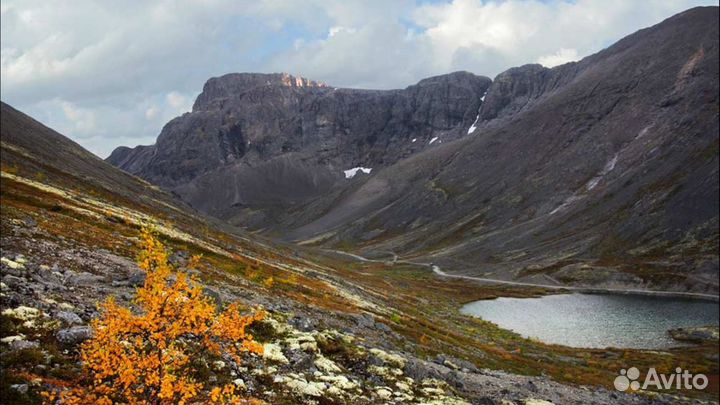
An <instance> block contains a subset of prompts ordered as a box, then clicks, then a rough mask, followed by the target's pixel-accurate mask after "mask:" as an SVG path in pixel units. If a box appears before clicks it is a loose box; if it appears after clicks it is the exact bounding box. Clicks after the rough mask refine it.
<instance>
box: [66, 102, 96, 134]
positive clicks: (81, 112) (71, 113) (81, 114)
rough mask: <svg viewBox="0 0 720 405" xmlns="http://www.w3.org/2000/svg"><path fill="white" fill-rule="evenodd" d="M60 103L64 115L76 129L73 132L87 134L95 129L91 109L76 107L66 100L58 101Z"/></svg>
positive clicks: (93, 115)
mask: <svg viewBox="0 0 720 405" xmlns="http://www.w3.org/2000/svg"><path fill="white" fill-rule="evenodd" d="M60 105H61V106H62V110H63V112H64V113H65V117H66V118H67V119H68V120H70V121H71V122H72V123H73V125H74V127H75V130H76V131H75V132H77V133H79V134H81V135H88V134H92V133H93V131H95V130H96V129H97V128H96V123H95V114H94V113H93V112H92V111H90V110H87V109H83V108H78V107H77V106H76V105H74V104H73V103H71V102H68V101H60Z"/></svg>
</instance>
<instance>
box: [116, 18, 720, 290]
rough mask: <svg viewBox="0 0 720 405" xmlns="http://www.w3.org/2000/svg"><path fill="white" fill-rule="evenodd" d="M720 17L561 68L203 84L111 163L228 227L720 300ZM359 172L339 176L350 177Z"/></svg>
mask: <svg viewBox="0 0 720 405" xmlns="http://www.w3.org/2000/svg"><path fill="white" fill-rule="evenodd" d="M717 16H718V8H717V7H701V8H694V9H691V10H688V11H686V12H683V13H680V14H678V15H676V16H673V17H671V18H669V19H667V20H665V21H663V22H661V23H660V24H658V25H655V26H653V27H650V28H647V29H643V30H640V31H638V32H636V33H634V34H632V35H630V36H628V37H626V38H624V39H622V40H620V41H618V42H617V43H616V44H614V45H612V46H610V47H608V48H607V49H604V50H602V51H601V52H598V53H597V54H594V55H591V56H589V57H586V58H584V59H583V60H581V61H579V62H573V63H568V64H565V65H562V66H558V67H555V68H552V69H548V68H545V67H542V66H540V65H525V66H521V67H517V68H513V69H510V70H508V71H506V72H503V73H501V74H499V75H498V76H497V77H496V78H495V79H494V80H493V81H492V82H490V80H489V79H486V78H483V77H480V76H475V75H472V74H470V73H453V74H449V75H445V76H438V77H434V78H430V79H426V80H423V81H421V82H419V83H418V84H417V85H415V86H410V87H408V88H407V89H404V90H391V91H368V90H348V89H335V88H332V87H328V86H325V85H321V84H319V83H315V82H312V81H309V80H306V79H298V78H293V77H292V76H287V75H258V74H236V75H227V76H223V77H221V78H215V79H211V80H209V81H208V83H207V84H206V85H205V88H204V89H203V93H202V94H201V95H200V96H199V97H198V99H197V101H196V103H195V106H194V107H193V111H192V112H190V113H187V114H185V115H183V116H181V117H178V118H176V119H175V120H173V121H171V122H170V123H168V124H167V125H166V126H165V128H164V129H163V131H162V133H161V134H160V136H159V137H158V141H157V143H156V145H153V146H147V147H138V148H135V149H128V148H118V149H117V150H116V151H115V152H113V154H112V155H111V156H110V157H109V158H108V161H109V162H110V163H112V164H114V165H116V166H118V167H120V168H122V169H124V170H126V171H129V172H131V173H134V174H137V175H139V176H141V177H143V178H144V179H146V180H148V181H150V182H152V183H154V184H157V185H159V186H161V187H163V188H165V189H167V190H170V191H172V192H174V193H177V194H178V195H179V196H180V197H181V198H182V199H183V200H184V201H186V202H188V203H189V204H190V205H192V206H194V207H196V208H197V209H199V210H201V211H203V212H206V213H209V214H211V215H213V216H216V217H217V218H220V219H222V220H224V221H227V222H229V223H233V224H237V225H242V226H245V227H248V228H250V229H253V230H261V231H263V232H265V233H266V234H268V235H272V236H276V237H277V236H280V237H283V238H285V239H288V240H294V241H297V242H301V243H305V244H316V245H320V246H324V247H328V248H345V249H347V248H350V249H353V250H354V251H355V252H357V253H361V254H363V255H366V256H379V255H388V254H390V253H392V254H398V255H400V257H401V258H403V259H406V260H415V261H424V262H432V263H436V264H439V265H440V266H442V268H443V269H444V271H446V272H448V273H459V274H464V275H471V276H481V277H487V278H495V279H513V280H520V281H525V282H531V283H538V284H568V285H583V286H605V287H622V286H633V287H639V288H654V289H666V290H676V291H700V292H711V293H717V291H718V281H717V278H718V233H719V232H718V209H719V208H720V207H718V201H719V198H718V107H717V106H718V90H717V89H718V17H717ZM356 167H363V168H368V169H370V168H372V171H370V173H367V174H366V173H364V172H362V171H357V174H356V175H355V176H354V177H352V178H349V179H346V178H344V176H343V171H344V170H347V169H350V168H356Z"/></svg>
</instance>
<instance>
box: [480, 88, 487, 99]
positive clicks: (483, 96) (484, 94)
mask: <svg viewBox="0 0 720 405" xmlns="http://www.w3.org/2000/svg"><path fill="white" fill-rule="evenodd" d="M487 93H488V91H487V90H485V93H483V95H482V97H480V101H483V102H484V101H485V96H487Z"/></svg>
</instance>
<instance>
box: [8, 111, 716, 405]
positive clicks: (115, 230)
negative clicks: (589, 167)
mask: <svg viewBox="0 0 720 405" xmlns="http://www.w3.org/2000/svg"><path fill="white" fill-rule="evenodd" d="M0 107H1V109H0V135H1V137H2V143H1V144H0V152H1V156H2V167H1V169H2V170H1V174H2V176H1V177H0V181H1V184H0V185H1V187H0V207H1V208H2V216H0V227H1V229H2V233H0V247H1V251H2V258H0V259H1V260H0V277H1V280H2V283H1V284H0V289H1V290H2V292H1V293H0V309H1V311H0V312H1V314H0V322H2V328H0V348H2V353H1V354H0V366H1V367H0V401H1V402H2V403H18V404H21V403H22V404H40V403H43V399H42V397H41V396H40V392H42V391H47V390H52V389H55V388H58V387H64V386H75V384H77V383H78V379H77V377H76V376H78V375H79V372H80V370H79V366H80V365H81V364H82V363H81V362H80V361H79V354H78V353H79V346H78V345H79V344H80V343H81V342H82V341H83V340H85V339H87V338H89V336H91V335H92V326H89V325H91V324H90V321H91V320H93V319H96V318H97V317H98V315H99V312H98V311H99V309H98V303H99V302H101V301H103V300H105V299H106V298H108V297H113V298H114V300H115V302H117V303H118V305H122V306H129V305H131V300H132V299H133V298H134V297H135V294H136V291H137V287H138V286H140V285H142V283H143V275H144V273H143V272H141V271H140V270H139V269H138V267H137V265H136V264H135V263H134V261H135V258H136V255H137V248H136V247H135V246H136V245H137V243H138V236H139V228H141V227H142V226H148V225H151V226H153V227H154V228H155V230H156V232H157V234H158V237H159V238H160V240H162V241H163V242H164V243H165V244H167V245H168V246H169V247H170V248H171V251H172V254H171V256H170V260H171V262H172V263H173V264H174V265H176V266H178V267H179V269H180V271H188V272H190V271H194V272H195V274H196V275H197V276H198V277H199V279H200V282H201V283H202V284H203V287H204V288H203V292H204V294H205V295H206V296H209V297H210V298H212V299H213V300H214V301H215V302H216V303H217V304H218V305H224V304H226V303H228V302H233V301H240V302H241V303H242V304H243V305H246V306H247V307H256V306H262V307H263V308H265V310H266V311H267V315H266V320H265V321H263V322H262V323H261V324H260V325H258V326H257V328H256V329H253V334H254V335H255V339H256V340H257V341H259V342H260V343H262V344H263V345H264V347H265V353H266V355H264V356H263V358H257V357H249V358H247V357H246V358H243V363H242V366H243V367H244V368H243V369H239V370H244V371H239V373H240V374H239V375H237V374H231V372H230V371H229V370H228V367H229V366H228V363H227V362H228V361H229V360H227V359H225V360H224V363H223V364H224V365H223V366H222V367H220V366H219V365H218V363H217V362H216V364H213V367H209V366H208V367H203V366H202V365H201V364H198V365H197V366H196V367H198V374H197V375H198V378H199V380H198V381H199V382H202V383H207V382H209V381H211V380H212V379H218V380H219V381H225V380H228V379H229V378H230V380H233V381H236V380H237V379H238V378H241V380H242V382H243V386H244V387H245V388H244V389H243V395H245V396H247V397H248V398H253V399H260V400H262V401H264V402H267V403H273V404H278V405H282V404H288V405H289V404H293V405H294V404H308V405H310V404H317V403H318V401H322V403H325V404H358V405H367V404H377V403H400V402H402V403H405V404H426V403H436V404H455V405H469V404H470V403H483V404H500V403H506V402H507V401H512V402H513V403H536V402H537V400H536V398H543V399H544V401H543V403H558V404H559V403H568V404H588V403H592V404H598V405H611V404H637V405H651V404H652V405H669V404H674V403H677V401H678V396H677V394H676V393H673V395H666V394H664V393H656V394H655V395H654V396H653V397H649V396H647V397H646V396H641V395H634V394H630V393H622V392H616V391H613V390H612V388H611V387H612V381H613V380H614V378H615V377H616V367H615V365H616V362H617V359H618V358H620V357H621V356H624V357H625V358H630V359H632V362H633V363H632V364H634V365H637V366H638V367H644V368H647V367H650V366H652V365H654V364H659V362H661V361H666V362H670V363H672V364H686V365H688V367H693V369H694V370H695V369H697V370H704V371H706V372H708V373H710V374H711V375H712V374H716V373H717V363H716V361H715V359H716V358H717V350H718V347H717V345H716V344H713V343H712V342H710V343H706V344H701V345H699V346H693V347H684V346H683V347H678V348H672V349H667V350H664V351H662V352H657V351H650V352H648V351H643V350H634V349H612V348H609V349H577V348H570V347H562V346H557V345H546V344H544V343H542V342H539V341H537V340H534V339H533V340H530V339H524V338H521V337H520V336H519V335H516V334H515V333H511V332H509V331H505V330H502V329H500V328H499V327H497V326H496V325H494V324H491V323H488V322H485V321H482V320H479V319H474V318H472V317H468V316H465V315H463V314H462V313H461V312H460V311H459V310H458V309H459V308H460V307H461V306H462V305H463V303H465V302H468V301H471V300H476V299H480V298H493V297H497V296H514V297H528V296H537V295H538V294H547V293H550V291H549V290H545V289H542V288H522V289H518V288H515V287H512V286H509V287H508V286H492V285H490V286H488V285H480V284H473V283H469V282H467V281H465V280H452V279H445V278H442V277H437V276H436V275H434V274H433V273H432V272H431V271H428V269H427V268H425V267H423V266H417V265H412V264H408V263H400V262H397V263H383V262H365V261H357V260H355V259H352V260H348V259H347V257H346V256H344V255H339V254H333V253H328V252H325V251H322V250H315V249H312V248H307V247H301V246H286V245H283V244H281V243H278V242H275V241H268V240H264V239H263V238H261V237H260V236H258V235H253V236H249V235H246V234H245V233H243V232H241V231H239V230H237V229H234V228H231V227H229V226H227V225H225V224H223V223H221V222H220V221H217V220H214V219H212V218H208V217H205V216H203V215H202V214H200V213H198V212H196V211H193V210H192V209H191V208H189V207H187V206H186V205H184V204H183V203H181V202H180V201H179V200H178V199H177V198H175V197H174V196H173V195H171V194H170V193H167V192H164V191H162V190H160V189H158V188H157V187H155V186H152V185H150V184H149V183H146V182H144V181H143V180H140V179H139V178H137V177H134V176H131V175H129V174H127V173H123V172H121V171H120V170H118V169H116V168H114V167H112V166H110V165H109V164H107V163H105V162H103V161H102V160H100V159H98V158H97V157H95V156H94V155H92V154H91V153H89V152H88V151H86V150H84V149H82V148H81V147H80V146H79V145H78V144H76V143H75V142H72V141H70V140H69V139H67V138H65V137H64V136H62V135H61V134H59V133H57V132H55V131H53V130H52V129H50V128H47V127H45V126H43V125H42V124H40V123H39V122H37V121H35V120H33V119H32V118H30V117H28V116H26V115H24V114H23V113H21V112H19V111H17V110H15V109H14V108H12V107H10V106H9V105H7V104H5V103H2V104H1V105H0ZM197 254H202V259H201V263H202V266H201V267H200V268H199V269H198V270H189V269H186V267H185V266H186V265H187V263H188V260H189V258H190V256H191V255H197ZM591 356H594V360H593V362H591V363H588V361H587V359H588V358H591ZM539 359H542V361H538V360H539ZM680 362H682V363H680ZM218 367H220V368H218ZM234 367H236V366H234ZM250 370H251V371H250ZM230 380H228V381H230ZM236 384H237V383H236ZM578 384H582V385H584V386H583V387H578V386H577V385H578ZM589 386H593V388H592V389H589V388H588V387H589ZM605 387H607V388H605ZM714 387H715V388H710V390H709V391H708V392H705V391H702V392H700V391H697V390H696V391H695V392H690V391H688V392H685V394H687V395H691V396H695V397H700V398H705V399H712V398H714V397H713V396H716V395H717V388H716V386H714ZM608 388H609V389H608ZM388 396H390V397H388ZM685 400H686V401H688V403H694V402H690V401H691V399H689V398H685ZM546 401H552V402H546Z"/></svg>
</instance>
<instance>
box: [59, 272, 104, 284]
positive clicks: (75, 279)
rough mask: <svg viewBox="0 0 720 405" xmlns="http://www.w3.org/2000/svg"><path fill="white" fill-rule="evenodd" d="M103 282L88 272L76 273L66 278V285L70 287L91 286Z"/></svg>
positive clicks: (101, 278) (100, 277) (99, 277)
mask: <svg viewBox="0 0 720 405" xmlns="http://www.w3.org/2000/svg"><path fill="white" fill-rule="evenodd" d="M102 280H103V277H102V276H98V275H97V274H92V273H88V272H85V271H84V272H82V273H76V274H72V275H70V276H68V278H67V280H66V281H67V283H68V284H70V285H92V284H97V283H99V282H100V281H102Z"/></svg>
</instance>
